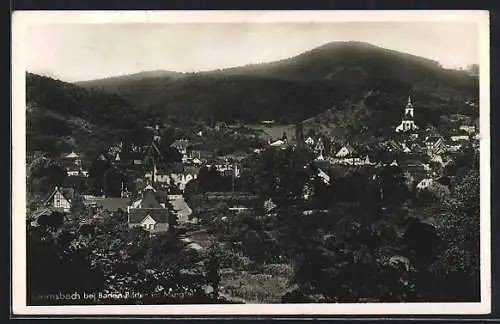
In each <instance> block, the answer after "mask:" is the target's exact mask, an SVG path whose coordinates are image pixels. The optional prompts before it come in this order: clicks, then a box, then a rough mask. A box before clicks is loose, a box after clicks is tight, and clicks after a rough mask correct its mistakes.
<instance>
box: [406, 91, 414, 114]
mask: <svg viewBox="0 0 500 324" xmlns="http://www.w3.org/2000/svg"><path fill="white" fill-rule="evenodd" d="M413 117H414V115H413V104H412V103H411V97H410V96H408V103H407V104H406V108H405V118H412V119H413Z"/></svg>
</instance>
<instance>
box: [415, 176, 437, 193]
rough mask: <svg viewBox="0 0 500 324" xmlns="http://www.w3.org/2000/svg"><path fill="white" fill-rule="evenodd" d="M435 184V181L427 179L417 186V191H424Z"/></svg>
mask: <svg viewBox="0 0 500 324" xmlns="http://www.w3.org/2000/svg"><path fill="white" fill-rule="evenodd" d="M433 182H434V180H433V179H430V178H425V179H423V180H422V181H420V182H419V183H418V184H417V189H418V190H422V189H425V188H428V187H429V186H430V185H431V184H432V183H433Z"/></svg>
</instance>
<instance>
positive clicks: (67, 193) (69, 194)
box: [45, 187, 75, 203]
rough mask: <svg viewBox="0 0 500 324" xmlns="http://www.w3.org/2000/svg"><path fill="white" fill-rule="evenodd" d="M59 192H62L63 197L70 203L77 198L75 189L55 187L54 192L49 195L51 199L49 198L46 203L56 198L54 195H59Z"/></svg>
mask: <svg viewBox="0 0 500 324" xmlns="http://www.w3.org/2000/svg"><path fill="white" fill-rule="evenodd" d="M57 192H60V193H61V194H62V195H63V197H64V198H65V199H66V200H68V201H69V202H71V200H72V199H73V197H74V196H75V190H74V189H73V188H61V187H55V188H54V191H52V193H51V194H50V195H49V197H48V198H47V200H46V201H45V202H46V203H47V202H48V201H49V200H51V199H52V198H54V195H55V194H56V193H57Z"/></svg>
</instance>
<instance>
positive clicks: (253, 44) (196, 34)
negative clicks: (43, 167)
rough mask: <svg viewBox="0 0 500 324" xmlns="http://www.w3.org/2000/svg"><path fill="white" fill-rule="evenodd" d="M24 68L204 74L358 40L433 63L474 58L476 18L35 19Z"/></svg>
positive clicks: (461, 63) (50, 72)
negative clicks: (109, 21) (102, 21)
mask: <svg viewBox="0 0 500 324" xmlns="http://www.w3.org/2000/svg"><path fill="white" fill-rule="evenodd" d="M25 40H26V46H27V47H26V49H27V55H26V60H27V62H26V65H27V67H26V69H27V71H29V72H33V73H39V74H43V75H46V76H50V77H53V78H57V79H60V80H64V81H68V82H75V81H83V80H91V79H98V78H105V77H111V76H118V75H124V74H132V73H137V72H141V71H151V70H170V71H176V72H195V71H206V70H213V69H220V68H227V67H234V66H241V65H245V64H251V63H262V62H271V61H275V60H280V59H284V58H288V57H292V56H295V55H298V54H300V53H302V52H305V51H308V50H310V49H313V48H315V47H318V46H321V45H323V44H325V43H328V42H332V41H349V40H354V41H362V42H367V43H371V44H373V45H378V46H381V47H385V48H388V49H393V50H397V51H401V52H405V53H409V54H413V55H418V56H422V57H426V58H429V59H432V60H435V61H438V62H439V63H440V64H441V65H442V66H443V67H445V68H457V67H466V66H467V65H469V64H477V63H479V41H480V40H479V26H478V25H477V24H476V23H473V22H435V21H434V22H432V21H431V22H336V23H329V22H327V23H325V22H318V23H308V22H301V23H170V24H160V23H154V24H153V23H148V24H144V23H128V24H118V23H115V24H98V23H86V24H81V23H73V24H69V23H64V24H54V23H36V24H31V25H28V26H27V27H26V34H25Z"/></svg>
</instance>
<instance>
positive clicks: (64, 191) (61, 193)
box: [46, 187, 75, 212]
mask: <svg viewBox="0 0 500 324" xmlns="http://www.w3.org/2000/svg"><path fill="white" fill-rule="evenodd" d="M74 196H75V191H74V190H73V189H72V188H62V187H55V189H54V191H53V192H52V193H51V194H50V196H49V198H48V199H47V200H46V205H48V206H51V207H53V208H55V209H56V210H58V211H63V212H69V211H70V209H71V201H72V200H73V198H74Z"/></svg>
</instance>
